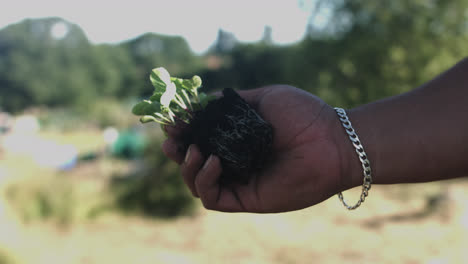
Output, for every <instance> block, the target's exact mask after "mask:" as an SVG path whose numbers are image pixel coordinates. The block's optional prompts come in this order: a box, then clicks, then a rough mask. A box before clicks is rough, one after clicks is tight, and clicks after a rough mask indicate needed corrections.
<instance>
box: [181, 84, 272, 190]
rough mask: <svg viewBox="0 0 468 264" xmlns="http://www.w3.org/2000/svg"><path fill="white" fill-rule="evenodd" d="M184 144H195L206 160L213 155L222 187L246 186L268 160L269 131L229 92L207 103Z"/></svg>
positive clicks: (243, 103) (256, 116)
mask: <svg viewBox="0 0 468 264" xmlns="http://www.w3.org/2000/svg"><path fill="white" fill-rule="evenodd" d="M183 140H184V144H185V146H186V147H187V146H188V145H190V144H196V145H197V146H198V147H199V148H200V151H201V153H202V154H203V155H204V156H205V158H206V157H208V156H209V155H210V154H215V155H217V156H218V157H219V158H220V160H221V164H222V166H223V174H222V175H221V182H222V183H243V184H245V183H248V181H249V179H250V177H251V176H252V174H254V173H256V172H257V171H259V170H260V169H261V168H262V167H263V166H264V164H265V162H266V161H267V159H268V157H269V156H270V151H271V146H272V141H273V128H272V126H271V125H270V124H269V123H267V122H266V121H265V120H263V119H262V118H261V117H260V115H259V114H258V113H257V112H256V111H255V110H254V109H253V108H252V107H251V106H250V105H249V104H248V103H247V102H246V101H245V100H244V99H242V98H241V97H240V96H239V95H238V94H237V93H236V92H235V91H234V90H233V89H224V90H223V96H222V97H220V98H218V99H216V100H213V101H211V102H209V103H208V105H207V106H206V107H205V108H204V109H203V110H201V111H197V112H195V113H194V118H193V120H192V121H191V123H190V125H189V126H188V128H187V129H186V133H185V136H184V139H183Z"/></svg>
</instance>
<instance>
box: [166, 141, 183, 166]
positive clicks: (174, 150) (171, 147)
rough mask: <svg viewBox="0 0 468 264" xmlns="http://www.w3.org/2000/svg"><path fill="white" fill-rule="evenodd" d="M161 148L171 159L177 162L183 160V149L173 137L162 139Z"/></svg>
mask: <svg viewBox="0 0 468 264" xmlns="http://www.w3.org/2000/svg"><path fill="white" fill-rule="evenodd" d="M162 150H163V152H164V154H165V155H166V156H167V157H168V158H170V159H171V160H173V161H175V162H177V164H182V162H183V161H184V155H185V153H184V149H183V148H182V146H181V145H180V143H179V142H178V141H176V140H175V139H173V138H168V139H166V141H164V143H163V145H162Z"/></svg>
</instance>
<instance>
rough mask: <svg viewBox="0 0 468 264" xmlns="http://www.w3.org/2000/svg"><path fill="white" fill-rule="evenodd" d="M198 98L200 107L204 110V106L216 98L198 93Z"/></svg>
mask: <svg viewBox="0 0 468 264" xmlns="http://www.w3.org/2000/svg"><path fill="white" fill-rule="evenodd" d="M198 98H200V105H201V106H202V107H203V108H204V107H206V105H207V104H208V103H209V102H210V101H212V100H215V99H216V96H214V95H207V94H205V93H200V94H199V95H198Z"/></svg>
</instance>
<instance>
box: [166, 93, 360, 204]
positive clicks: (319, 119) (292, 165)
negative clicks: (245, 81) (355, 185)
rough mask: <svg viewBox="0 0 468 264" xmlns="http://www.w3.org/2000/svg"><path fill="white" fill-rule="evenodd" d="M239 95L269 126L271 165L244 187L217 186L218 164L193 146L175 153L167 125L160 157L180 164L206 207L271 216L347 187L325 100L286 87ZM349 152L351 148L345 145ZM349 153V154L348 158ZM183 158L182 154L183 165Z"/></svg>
mask: <svg viewBox="0 0 468 264" xmlns="http://www.w3.org/2000/svg"><path fill="white" fill-rule="evenodd" d="M239 94H240V95H241V96H242V97H243V98H244V99H245V100H246V101H247V102H248V103H249V104H250V105H251V106H252V107H253V108H254V109H256V110H257V111H258V112H259V113H260V115H261V116H262V117H263V118H264V119H265V120H266V121H268V122H270V124H271V125H272V126H273V129H274V139H273V162H271V163H270V164H267V166H266V167H265V168H264V169H263V170H262V171H261V172H260V173H259V174H257V175H254V176H253V177H252V178H251V179H250V181H249V183H248V184H247V185H240V184H239V185H230V186H221V185H220V184H219V183H218V178H219V176H220V175H221V172H222V166H221V163H220V160H219V158H218V157H216V156H213V155H212V156H210V157H209V158H208V159H207V160H206V161H205V160H204V158H203V157H202V155H201V154H200V152H199V150H198V148H197V146H195V145H191V146H190V147H189V150H188V151H187V152H188V153H187V154H184V153H183V151H180V150H178V146H179V142H178V140H177V138H178V136H179V135H180V134H181V130H180V129H177V128H174V127H167V128H166V131H167V132H168V135H169V138H168V139H167V140H166V142H165V143H164V144H163V151H164V152H165V154H166V155H167V156H168V157H169V158H171V159H173V160H174V161H176V162H177V163H179V164H181V171H182V176H183V178H184V181H185V183H186V184H187V186H188V187H189V188H190V190H191V192H192V193H193V195H194V196H196V197H200V199H201V200H202V203H203V205H204V206H205V207H206V208H207V209H212V210H218V211H226V212H258V213H273V212H285V211H292V210H298V209H302V208H305V207H309V206H311V205H314V204H316V203H319V202H321V201H323V200H325V199H327V198H329V197H330V196H332V195H334V194H336V193H338V192H339V191H342V190H345V189H347V188H349V187H351V185H352V183H351V179H348V180H345V177H343V175H342V174H343V171H345V168H346V164H344V163H343V162H342V161H341V159H340V157H342V156H343V155H348V153H347V151H346V152H343V151H341V145H342V144H346V143H347V144H349V142H346V136H345V133H344V130H343V128H342V127H341V124H340V123H339V120H338V118H337V115H336V113H335V111H334V110H333V109H332V108H331V107H330V106H329V105H327V104H326V103H325V102H323V101H322V100H320V99H319V98H317V97H316V96H313V95H311V94H309V93H307V92H305V91H302V90H300V89H297V88H294V87H290V86H283V85H277V86H268V87H264V88H259V89H255V90H249V91H240V92H239ZM344 148H349V149H350V150H352V146H345V147H344ZM351 155H352V154H351ZM184 156H186V158H185V161H184Z"/></svg>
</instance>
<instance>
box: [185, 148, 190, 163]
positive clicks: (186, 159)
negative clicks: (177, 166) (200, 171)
mask: <svg viewBox="0 0 468 264" xmlns="http://www.w3.org/2000/svg"><path fill="white" fill-rule="evenodd" d="M191 148H192V145H190V146H189V147H188V149H187V153H186V154H185V159H184V163H187V162H188V161H189V159H190V149H191Z"/></svg>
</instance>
